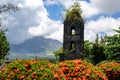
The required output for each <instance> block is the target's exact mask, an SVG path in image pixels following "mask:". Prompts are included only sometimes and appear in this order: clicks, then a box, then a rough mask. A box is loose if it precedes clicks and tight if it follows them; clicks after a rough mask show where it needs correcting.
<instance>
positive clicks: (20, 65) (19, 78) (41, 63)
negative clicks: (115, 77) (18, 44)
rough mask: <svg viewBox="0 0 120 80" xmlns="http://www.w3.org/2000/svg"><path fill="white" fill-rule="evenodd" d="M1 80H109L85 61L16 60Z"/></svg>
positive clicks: (6, 69)
mask: <svg viewBox="0 0 120 80" xmlns="http://www.w3.org/2000/svg"><path fill="white" fill-rule="evenodd" d="M0 79H1V80H108V79H107V77H106V75H105V74H104V73H103V72H102V71H101V69H100V68H98V67H95V66H94V65H92V64H91V63H88V62H86V61H84V60H66V61H63V62H60V63H57V64H51V63H50V62H48V61H46V60H15V61H13V62H12V63H10V64H8V65H6V66H5V67H4V68H3V69H2V70H1V72H0Z"/></svg>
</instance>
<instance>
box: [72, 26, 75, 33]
mask: <svg viewBox="0 0 120 80" xmlns="http://www.w3.org/2000/svg"><path fill="white" fill-rule="evenodd" d="M71 35H75V27H74V26H72V27H71Z"/></svg>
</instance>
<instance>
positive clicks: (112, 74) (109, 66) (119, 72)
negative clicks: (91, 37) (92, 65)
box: [99, 61, 120, 80]
mask: <svg viewBox="0 0 120 80" xmlns="http://www.w3.org/2000/svg"><path fill="white" fill-rule="evenodd" d="M99 67H100V68H101V69H102V70H103V71H104V73H106V76H107V77H108V79H109V80H119V79H120V63H117V62H113V61H112V62H105V63H102V64H99Z"/></svg>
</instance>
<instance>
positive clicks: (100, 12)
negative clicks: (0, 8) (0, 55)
mask: <svg viewBox="0 0 120 80" xmlns="http://www.w3.org/2000/svg"><path fill="white" fill-rule="evenodd" d="M76 1H77V2H79V3H80V4H81V8H82V11H83V13H82V16H83V17H84V20H85V33H84V34H85V39H87V40H94V39H95V37H96V33H99V34H101V35H103V34H108V35H112V34H113V33H114V32H113V29H118V27H119V26H120V7H119V5H120V0H0V5H2V4H5V3H7V2H10V3H13V4H16V5H18V6H19V7H20V11H17V12H15V13H12V14H9V15H4V16H7V20H6V21H5V22H4V25H5V27H7V28H8V32H7V34H6V35H7V38H8V40H9V42H10V43H12V44H19V43H22V42H23V41H25V40H27V39H30V38H33V37H34V36H44V37H45V38H52V39H57V40H59V41H61V42H62V41H63V20H64V9H68V8H70V7H71V5H72V4H73V3H74V2H76ZM1 16H3V15H0V17H1Z"/></svg>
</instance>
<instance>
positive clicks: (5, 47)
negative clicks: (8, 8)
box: [0, 30, 9, 59]
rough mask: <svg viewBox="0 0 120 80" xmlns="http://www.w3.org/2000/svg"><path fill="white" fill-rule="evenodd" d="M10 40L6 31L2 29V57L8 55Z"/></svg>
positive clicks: (0, 51)
mask: <svg viewBox="0 0 120 80" xmlns="http://www.w3.org/2000/svg"><path fill="white" fill-rule="evenodd" d="M8 51H9V42H8V41H7V39H6V36H5V32H4V31H2V30H0V59H4V57H5V56H6V55H8V54H9V53H8Z"/></svg>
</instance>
